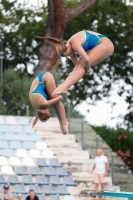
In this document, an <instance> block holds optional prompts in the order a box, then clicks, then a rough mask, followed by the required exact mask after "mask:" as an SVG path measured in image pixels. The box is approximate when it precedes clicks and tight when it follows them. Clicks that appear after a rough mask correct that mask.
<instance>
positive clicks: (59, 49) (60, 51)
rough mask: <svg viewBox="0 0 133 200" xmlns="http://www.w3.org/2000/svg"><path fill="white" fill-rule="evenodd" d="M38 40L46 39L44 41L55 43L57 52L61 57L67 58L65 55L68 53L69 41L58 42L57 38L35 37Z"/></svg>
mask: <svg viewBox="0 0 133 200" xmlns="http://www.w3.org/2000/svg"><path fill="white" fill-rule="evenodd" d="M35 37H36V38H41V39H44V40H49V41H51V42H54V43H56V44H57V45H56V52H57V54H58V55H59V56H62V57H65V56H64V53H65V52H66V50H67V47H66V44H67V41H65V40H64V41H61V40H58V39H56V38H53V37H42V36H35Z"/></svg>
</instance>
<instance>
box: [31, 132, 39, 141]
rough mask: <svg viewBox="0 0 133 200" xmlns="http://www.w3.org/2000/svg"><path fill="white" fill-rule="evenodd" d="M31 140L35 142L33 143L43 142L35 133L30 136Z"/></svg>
mask: <svg viewBox="0 0 133 200" xmlns="http://www.w3.org/2000/svg"><path fill="white" fill-rule="evenodd" d="M30 140H31V141H33V142H38V141H40V140H41V138H40V136H39V135H37V134H36V133H33V134H31V135H30Z"/></svg>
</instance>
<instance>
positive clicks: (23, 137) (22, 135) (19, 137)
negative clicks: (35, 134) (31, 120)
mask: <svg viewBox="0 0 133 200" xmlns="http://www.w3.org/2000/svg"><path fill="white" fill-rule="evenodd" d="M17 136H18V137H17V140H19V141H22V142H25V141H29V138H28V136H27V134H26V133H23V134H22V133H18V134H17Z"/></svg>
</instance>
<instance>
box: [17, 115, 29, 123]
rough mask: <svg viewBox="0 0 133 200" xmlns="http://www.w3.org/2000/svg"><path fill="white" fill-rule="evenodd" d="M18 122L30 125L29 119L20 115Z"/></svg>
mask: <svg viewBox="0 0 133 200" xmlns="http://www.w3.org/2000/svg"><path fill="white" fill-rule="evenodd" d="M18 123H19V124H21V125H29V121H28V119H27V118H26V117H19V120H18Z"/></svg>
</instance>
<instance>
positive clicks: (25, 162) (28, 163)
mask: <svg viewBox="0 0 133 200" xmlns="http://www.w3.org/2000/svg"><path fill="white" fill-rule="evenodd" d="M22 164H23V165H24V166H27V167H30V166H35V163H34V161H33V159H32V158H31V157H24V158H23V161H22Z"/></svg>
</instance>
